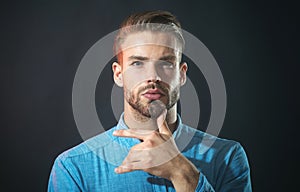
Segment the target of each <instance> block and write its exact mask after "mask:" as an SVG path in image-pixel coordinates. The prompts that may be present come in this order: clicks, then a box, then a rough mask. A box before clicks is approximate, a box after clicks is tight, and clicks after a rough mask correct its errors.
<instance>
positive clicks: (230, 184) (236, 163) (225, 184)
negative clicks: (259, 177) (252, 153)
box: [215, 143, 252, 192]
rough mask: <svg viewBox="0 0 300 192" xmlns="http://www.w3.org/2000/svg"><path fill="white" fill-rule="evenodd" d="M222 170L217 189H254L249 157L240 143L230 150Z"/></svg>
mask: <svg viewBox="0 0 300 192" xmlns="http://www.w3.org/2000/svg"><path fill="white" fill-rule="evenodd" d="M220 170H221V171H220V174H219V176H220V178H219V179H218V184H217V186H216V188H215V190H216V191H220V192H227V191H243V192H251V191H252V188H251V179H250V167H249V163H248V159H247V156H246V153H245V151H244V149H243V147H242V146H241V145H240V144H239V143H236V144H235V145H234V146H233V147H232V148H231V150H229V152H228V153H227V155H226V156H225V158H224V160H223V165H222V168H220Z"/></svg>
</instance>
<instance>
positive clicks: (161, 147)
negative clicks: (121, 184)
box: [114, 115, 199, 191]
mask: <svg viewBox="0 0 300 192" xmlns="http://www.w3.org/2000/svg"><path fill="white" fill-rule="evenodd" d="M157 126H158V129H157V130H153V131H149V130H132V129H128V130H117V131H115V132H114V135H115V136H119V137H129V138H136V139H140V140H141V141H142V142H141V143H139V144H137V145H135V146H133V147H132V148H131V149H130V151H129V153H128V155H127V157H126V158H125V159H124V161H123V163H122V165H120V166H119V167H117V168H116V169H115V171H116V173H126V172H131V171H135V170H143V171H145V172H148V173H150V174H153V175H156V176H159V177H163V178H166V179H168V180H170V181H171V182H172V183H173V185H174V187H175V189H176V191H193V190H195V188H196V186H197V183H198V178H199V172H198V170H197V169H196V168H195V166H194V165H193V164H192V163H191V162H190V161H189V160H188V159H186V158H185V157H184V156H183V155H182V154H181V153H180V151H179V150H178V148H177V146H176V144H175V141H174V139H173V136H172V132H171V131H170V130H169V128H168V125H167V123H166V121H165V120H164V116H163V115H161V116H160V117H159V118H158V119H157ZM181 189H182V190H181Z"/></svg>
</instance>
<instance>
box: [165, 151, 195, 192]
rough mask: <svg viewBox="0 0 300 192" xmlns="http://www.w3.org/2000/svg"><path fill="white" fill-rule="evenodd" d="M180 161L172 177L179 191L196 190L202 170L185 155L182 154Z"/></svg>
mask: <svg viewBox="0 0 300 192" xmlns="http://www.w3.org/2000/svg"><path fill="white" fill-rule="evenodd" d="M180 159H181V160H180V161H178V164H177V166H176V167H177V169H176V170H175V171H174V172H173V174H172V175H171V177H170V180H171V182H172V183H173V185H174V187H175V189H176V191H177V192H180V191H195V189H196V187H197V184H198V180H199V176H200V172H199V171H198V169H197V168H196V167H195V166H194V165H193V164H192V163H191V162H190V161H189V160H188V159H187V158H185V157H184V156H182V155H181V157H180Z"/></svg>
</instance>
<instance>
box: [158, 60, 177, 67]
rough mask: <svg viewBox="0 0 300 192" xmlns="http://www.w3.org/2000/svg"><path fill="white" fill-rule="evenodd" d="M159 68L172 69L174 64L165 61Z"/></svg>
mask: <svg viewBox="0 0 300 192" xmlns="http://www.w3.org/2000/svg"><path fill="white" fill-rule="evenodd" d="M159 66H160V67H161V68H164V69H173V68H174V64H173V63H171V62H167V61H162V62H160V63H159Z"/></svg>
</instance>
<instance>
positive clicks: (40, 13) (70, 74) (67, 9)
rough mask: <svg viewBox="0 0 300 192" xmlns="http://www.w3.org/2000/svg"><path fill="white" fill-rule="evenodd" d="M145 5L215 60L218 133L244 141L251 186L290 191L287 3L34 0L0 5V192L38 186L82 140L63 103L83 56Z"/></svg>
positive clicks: (294, 148) (292, 138) (291, 10)
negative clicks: (220, 107) (219, 88)
mask: <svg viewBox="0 0 300 192" xmlns="http://www.w3.org/2000/svg"><path fill="white" fill-rule="evenodd" d="M153 9H164V10H169V11H171V12H172V13H174V14H175V15H176V16H177V17H178V19H179V20H180V21H181V23H182V25H183V28H184V29H185V30H187V31H189V32H190V33H192V34H194V35H195V36H196V37H198V38H199V39H200V40H201V41H202V42H203V43H204V44H205V45H206V46H207V47H208V49H209V50H210V51H211V52H212V54H213V55H214V57H215V58H216V60H217V62H218V64H219V65H220V68H221V70H222V73H223V76H224V79H225V83H226V86H227V94H228V108H227V114H226V119H225V123H224V126H223V129H222V131H221V134H220V136H221V137H224V138H229V139H234V140H237V141H239V142H240V143H241V144H242V145H243V146H244V148H245V150H246V152H247V154H248V158H249V162H250V165H251V175H252V183H253V189H254V191H289V190H292V189H294V188H298V187H297V180H298V179H297V177H296V176H295V175H297V174H299V172H298V171H299V166H298V163H299V162H300V161H299V160H300V159H299V157H296V156H295V155H296V153H297V152H299V144H298V141H297V138H296V136H297V133H298V131H297V129H298V128H299V124H298V123H297V122H296V118H297V117H296V116H298V115H299V112H298V110H297V107H296V103H297V102H298V101H297V99H298V97H297V96H296V93H297V89H299V86H298V85H297V81H296V78H297V76H298V73H297V72H298V71H297V67H296V65H297V64H299V62H298V63H297V62H296V53H298V52H299V47H298V44H297V43H296V42H297V41H296V39H297V38H298V36H299V34H298V33H297V32H296V26H297V25H299V21H298V18H297V16H298V15H297V14H296V12H297V11H298V10H296V6H295V5H293V4H291V2H288V1H238V0H236V1H214V0H213V1H200V2H198V1H194V3H192V2H189V1H179V0H178V1H174V0H168V1H166V0H165V1H162V0H159V1H158V0H152V1H145V0H139V1H134V0H131V1H125V0H120V1H116V0H112V1H110V2H109V3H108V2H105V3H104V1H92V0H82V1H78V0H70V1H48V0H47V1H46V0H37V1H20V2H17V1H7V2H5V1H1V8H0V21H1V23H0V24H1V25H0V26H1V31H0V33H1V43H0V48H1V71H0V72H1V75H0V78H1V79H0V82H1V84H0V85H1V100H0V104H1V121H0V126H1V139H0V145H1V157H0V174H1V175H0V176H1V178H0V190H1V191H46V186H47V180H48V175H49V172H50V169H51V166H52V163H53V160H54V158H55V157H56V156H57V155H58V154H59V153H61V152H62V151H64V150H66V149H68V148H69V147H71V146H74V145H76V144H78V143H80V142H81V141H82V139H81V137H80V135H79V133H78V131H77V128H76V126H75V123H74V119H73V114H72V108H71V97H72V83H73V78H74V75H75V72H76V69H77V66H78V65H79V63H80V60H81V58H82V57H83V55H84V54H85V53H86V51H87V50H88V49H89V48H90V47H91V46H92V45H93V44H94V43H95V42H96V41H97V40H99V39H100V38H101V37H103V36H104V35H106V34H107V33H109V32H111V31H112V30H116V29H117V28H118V26H119V24H120V22H121V21H122V20H123V19H124V17H125V16H127V15H128V14H130V13H132V12H135V11H140V10H153ZM110 80H111V79H110ZM113 123H114V122H112V124H113Z"/></svg>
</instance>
